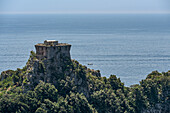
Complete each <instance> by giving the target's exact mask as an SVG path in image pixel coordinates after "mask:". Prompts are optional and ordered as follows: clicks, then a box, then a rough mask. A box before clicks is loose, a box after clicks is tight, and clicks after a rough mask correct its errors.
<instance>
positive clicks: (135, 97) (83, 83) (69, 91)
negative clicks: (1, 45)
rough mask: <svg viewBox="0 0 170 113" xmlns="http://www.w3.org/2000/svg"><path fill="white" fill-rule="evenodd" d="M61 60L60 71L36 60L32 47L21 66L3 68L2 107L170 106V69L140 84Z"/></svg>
mask: <svg viewBox="0 0 170 113" xmlns="http://www.w3.org/2000/svg"><path fill="white" fill-rule="evenodd" d="M66 60H67V59H66ZM53 62H54V61H53V60H52V61H51V64H52V63H53ZM62 62H63V64H62V71H61V72H56V71H55V68H56V67H55V64H53V65H51V64H50V66H46V64H48V63H49V62H48V63H45V60H44V61H41V62H40V61H37V59H36V58H35V53H34V52H31V55H30V58H29V60H28V62H27V64H26V66H25V67H24V68H23V69H17V70H15V71H13V70H7V71H4V72H2V73H1V75H0V112H1V113H33V112H36V113H60V112H62V113H80V112H83V113H97V112H98V113H140V112H141V113H152V112H161V113H168V112H170V72H166V73H159V72H157V71H153V72H152V73H150V74H149V75H148V76H147V78H146V79H145V80H142V81H140V84H139V85H138V84H136V85H132V86H131V87H125V86H124V83H122V82H121V80H120V78H117V77H116V75H110V77H109V78H106V77H101V75H100V71H99V70H97V71H95V70H91V69H88V68H87V67H86V66H83V65H81V64H79V62H78V61H75V60H71V61H70V60H68V61H67V62H65V61H62ZM47 67H48V68H47ZM47 72H50V75H49V74H47Z"/></svg>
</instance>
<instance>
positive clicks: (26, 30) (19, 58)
mask: <svg viewBox="0 0 170 113" xmlns="http://www.w3.org/2000/svg"><path fill="white" fill-rule="evenodd" d="M46 39H53V40H58V41H59V42H62V43H70V44H72V49H71V56H72V59H76V60H78V61H79V62H80V63H81V64H83V65H86V66H87V67H89V68H92V69H95V70H100V71H101V74H102V76H107V77H109V76H110V75H111V74H114V75H117V77H120V78H121V80H122V82H124V83H125V85H126V86H130V85H132V84H137V83H139V81H140V80H142V79H144V78H145V77H146V75H147V74H149V73H150V72H152V71H154V70H158V71H160V72H162V71H168V70H170V15H165V14H152V15H151V14H146V15H144V14H138V15H136V14H131V15H130V14H121V15H119V14H84V15H81V14H67V15H66V14H51V15H50V14H46V15H43V14H41V15H31V14H28V15H7V14H4V15H0V72H2V71H4V70H8V69H13V70H16V69H17V68H22V67H23V66H24V65H25V64H26V62H27V60H28V58H29V54H30V51H31V50H35V49H34V45H35V44H37V43H41V42H43V41H44V40H46ZM88 63H92V64H93V65H87V64H88Z"/></svg>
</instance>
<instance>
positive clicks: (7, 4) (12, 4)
mask: <svg viewBox="0 0 170 113" xmlns="http://www.w3.org/2000/svg"><path fill="white" fill-rule="evenodd" d="M0 13H170V0H0Z"/></svg>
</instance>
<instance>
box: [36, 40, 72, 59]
mask: <svg viewBox="0 0 170 113" xmlns="http://www.w3.org/2000/svg"><path fill="white" fill-rule="evenodd" d="M35 48H36V56H37V58H38V59H39V60H41V59H43V58H47V59H51V58H53V57H55V56H56V55H57V54H59V55H62V56H66V57H70V49H71V45H70V44H67V43H58V41H56V40H45V41H44V43H39V44H36V45H35Z"/></svg>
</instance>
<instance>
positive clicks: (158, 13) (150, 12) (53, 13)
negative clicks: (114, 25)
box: [0, 11, 170, 14]
mask: <svg viewBox="0 0 170 113" xmlns="http://www.w3.org/2000/svg"><path fill="white" fill-rule="evenodd" d="M0 14H170V12H156V11H155V12H152V11H150V12H130V11H129V12H0Z"/></svg>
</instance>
